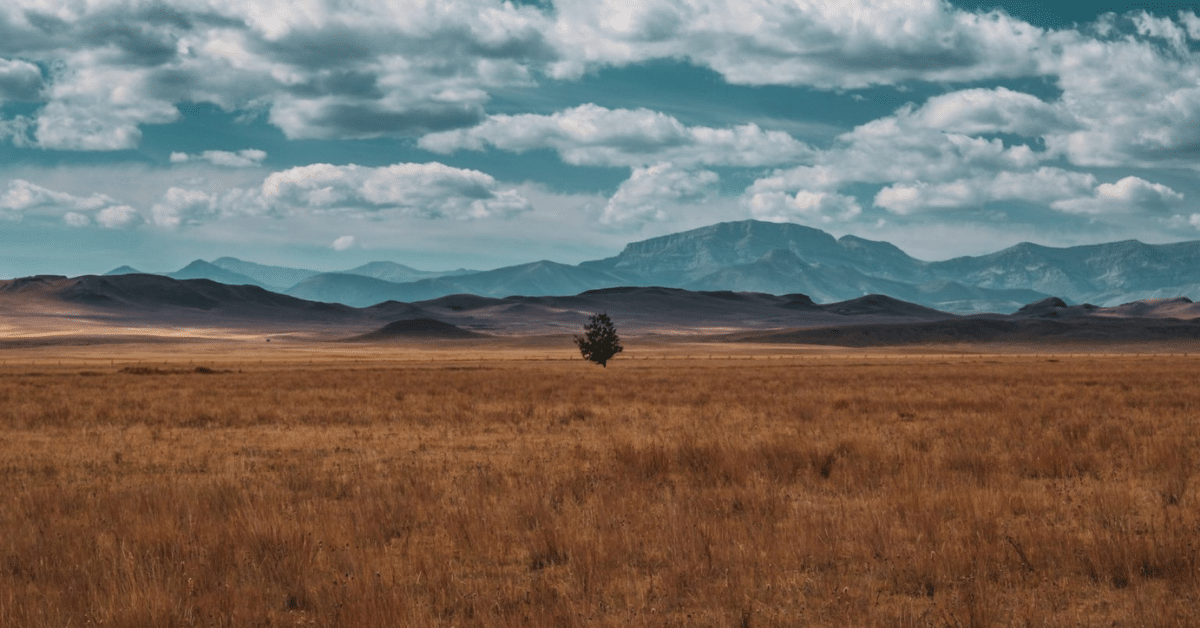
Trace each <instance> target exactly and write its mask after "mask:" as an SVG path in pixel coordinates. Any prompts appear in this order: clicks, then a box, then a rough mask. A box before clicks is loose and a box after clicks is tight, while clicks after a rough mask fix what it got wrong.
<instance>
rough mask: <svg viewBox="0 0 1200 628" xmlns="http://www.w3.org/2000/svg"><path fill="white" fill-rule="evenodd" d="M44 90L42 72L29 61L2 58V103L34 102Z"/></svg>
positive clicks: (0, 68) (0, 92)
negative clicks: (10, 101)
mask: <svg viewBox="0 0 1200 628" xmlns="http://www.w3.org/2000/svg"><path fill="white" fill-rule="evenodd" d="M41 88H42V71H41V70H40V69H38V67H37V66H36V65H34V64H32V63H29V62H28V61H22V60H20V59H3V58H0V103H2V102H4V101H6V100H21V101H33V100H37V98H38V97H39V92H40V91H41Z"/></svg>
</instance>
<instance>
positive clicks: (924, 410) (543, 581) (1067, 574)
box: [0, 357, 1200, 628]
mask: <svg viewBox="0 0 1200 628" xmlns="http://www.w3.org/2000/svg"><path fill="white" fill-rule="evenodd" d="M589 366H590V365H588V364H586V363H584V362H583V361H582V360H575V361H571V362H537V361H509V362H503V363H497V362H494V361H487V362H480V363H462V364H457V365H455V364H452V363H433V362H431V363H425V364H420V363H413V364H395V365H392V366H380V365H372V366H370V367H369V368H368V367H360V368H355V367H354V366H353V365H352V364H344V363H342V364H332V363H330V364H326V365H324V366H322V365H315V366H309V365H307V364H303V365H301V364H297V365H294V366H280V365H268V366H262V367H259V366H257V365H248V364H247V365H233V364H221V365H220V367H221V368H211V369H208V368H205V369H204V370H199V369H196V368H194V367H193V366H192V365H188V364H184V363H181V364H175V365H165V366H163V367H162V368H159V367H145V368H141V369H136V368H135V369H126V370H125V371H124V372H122V369H121V367H120V366H119V365H118V366H115V367H107V366H106V367H94V366H91V367H88V370H86V371H82V372H81V370H80V369H79V368H73V369H72V368H68V367H61V368H58V367H45V368H39V369H38V371H37V372H33V371H30V370H29V369H28V368H24V367H13V366H11V365H10V366H9V367H6V370H0V469H3V476H2V477H3V478H4V480H3V485H2V486H0V530H4V534H3V535H2V536H0V625H3V626H22V627H26V628H38V627H50V626H54V627H62V626H88V625H97V626H98V625H103V626H115V627H130V628H133V627H139V628H140V627H143V626H159V627H169V626H231V627H233V626H237V627H244V626H287V625H305V626H307V625H314V626H353V627H363V626H413V627H417V626H438V625H444V626H533V627H538V626H664V625H668V626H805V625H840V626H1033V625H1037V626H1043V625H1048V626H1068V625H1069V626H1077V625H1123V626H1185V625H1193V624H1194V623H1195V621H1196V620H1195V618H1194V614H1195V609H1196V608H1200V595H1198V594H1200V545H1198V543H1200V541H1197V539H1198V538H1200V537H1198V533H1200V495H1198V494H1197V487H1196V482H1194V481H1193V475H1194V474H1195V472H1196V470H1197V469H1196V465H1197V453H1198V452H1200V448H1198V446H1197V445H1198V442H1197V441H1198V438H1200V434H1198V433H1197V430H1196V416H1197V412H1198V411H1200V387H1197V386H1195V381H1196V374H1197V366H1198V363H1197V362H1196V361H1195V359H1191V358H1154V359H1149V358H1136V357H1121V358H1095V357H1092V358H1075V359H1064V360H1062V361H1051V360H1048V359H1046V358H1045V357H994V358H985V359H979V358H945V359H930V358H920V357H910V358H893V359H888V360H879V359H854V360H811V359H804V358H794V357H789V358H788V359H786V360H775V361H762V360H760V361H749V360H696V361H688V360H677V361H664V362H659V361H640V360H636V359H629V360H625V361H618V362H614V366H615V368H613V369H607V370H602V369H595V368H589Z"/></svg>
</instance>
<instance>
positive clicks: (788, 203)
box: [745, 190, 862, 223]
mask: <svg viewBox="0 0 1200 628" xmlns="http://www.w3.org/2000/svg"><path fill="white" fill-rule="evenodd" d="M745 202H746V205H747V206H748V207H749V208H750V213H751V215H753V216H754V217H755V218H757V219H759V220H766V221H769V222H821V223H830V222H834V221H845V220H850V219H852V218H854V217H856V216H858V215H859V214H861V213H862V207H861V206H860V205H859V204H858V201H857V200H856V199H855V198H854V197H852V196H846V195H843V194H837V193H835V192H812V191H809V190H799V191H797V192H796V193H795V194H787V193H785V192H758V193H755V194H752V195H749V196H748V197H746V199H745Z"/></svg>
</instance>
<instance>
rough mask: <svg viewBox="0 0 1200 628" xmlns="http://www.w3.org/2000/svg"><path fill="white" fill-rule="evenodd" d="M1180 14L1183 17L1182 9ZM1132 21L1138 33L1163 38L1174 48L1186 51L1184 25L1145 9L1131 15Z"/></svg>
mask: <svg viewBox="0 0 1200 628" xmlns="http://www.w3.org/2000/svg"><path fill="white" fill-rule="evenodd" d="M1180 14H1181V15H1180V17H1181V18H1183V12H1182V11H1180ZM1193 15H1194V14H1193ZM1133 23H1134V25H1135V26H1137V30H1138V33H1139V34H1141V35H1144V36H1148V37H1154V38H1157V39H1162V40H1165V41H1166V42H1167V43H1168V44H1169V45H1170V46H1171V47H1172V48H1174V49H1175V50H1177V51H1180V52H1187V37H1188V33H1187V30H1186V27H1185V26H1180V25H1179V24H1176V23H1175V21H1174V20H1172V19H1171V18H1169V17H1155V16H1153V15H1151V14H1149V13H1147V12H1146V11H1141V12H1139V13H1136V14H1134V15H1133Z"/></svg>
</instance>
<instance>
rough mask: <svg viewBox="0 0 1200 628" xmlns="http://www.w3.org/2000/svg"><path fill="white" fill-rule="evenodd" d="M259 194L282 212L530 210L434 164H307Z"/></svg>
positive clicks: (474, 176) (515, 196)
mask: <svg viewBox="0 0 1200 628" xmlns="http://www.w3.org/2000/svg"><path fill="white" fill-rule="evenodd" d="M261 194H262V199H263V202H264V205H265V206H267V207H270V208H272V210H274V211H283V212H288V211H293V212H294V211H301V212H314V211H315V212H328V211H337V212H345V213H357V214H361V215H372V214H384V213H388V212H398V213H401V214H407V215H414V216H422V217H425V218H443V217H446V218H456V219H473V218H488V217H510V216H513V215H516V214H518V213H521V212H524V211H526V210H528V209H529V208H530V206H529V201H527V200H526V199H525V198H524V197H523V196H521V194H520V193H519V192H517V191H516V190H511V189H510V190H505V189H501V188H500V186H499V184H498V183H497V182H496V180H495V179H493V178H492V177H491V176H489V175H487V174H484V173H482V172H479V171H477V170H464V169H461V168H452V167H450V166H446V165H444V164H440V163H428V164H413V163H406V164H394V165H391V166H383V167H378V168H371V167H365V166H357V165H353V164H351V165H347V166H334V165H330V164H313V165H310V166H302V167H299V168H292V169H290V170H285V171H283V172H276V173H274V174H272V175H270V176H268V177H267V178H266V180H265V181H263V184H262V193H261Z"/></svg>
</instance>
